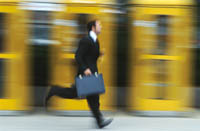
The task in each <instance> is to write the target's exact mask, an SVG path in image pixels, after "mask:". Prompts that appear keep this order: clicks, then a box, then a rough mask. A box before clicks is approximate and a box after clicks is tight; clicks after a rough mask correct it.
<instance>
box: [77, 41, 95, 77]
mask: <svg viewBox="0 0 200 131" xmlns="http://www.w3.org/2000/svg"><path fill="white" fill-rule="evenodd" d="M88 49H89V43H88V42H87V40H86V39H82V40H80V42H79V46H78V49H77V51H76V56H75V58H76V61H77V63H78V66H79V68H81V70H82V71H84V74H85V75H90V74H91V71H90V69H89V67H88V65H87V63H85V61H84V59H83V58H84V56H85V55H86V53H87V51H88Z"/></svg>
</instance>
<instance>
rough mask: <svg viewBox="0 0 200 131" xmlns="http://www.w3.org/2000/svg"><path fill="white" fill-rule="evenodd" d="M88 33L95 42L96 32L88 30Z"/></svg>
mask: <svg viewBox="0 0 200 131" xmlns="http://www.w3.org/2000/svg"><path fill="white" fill-rule="evenodd" d="M89 35H90V37H92V39H93V40H94V42H96V40H97V35H96V33H94V31H90V33H89Z"/></svg>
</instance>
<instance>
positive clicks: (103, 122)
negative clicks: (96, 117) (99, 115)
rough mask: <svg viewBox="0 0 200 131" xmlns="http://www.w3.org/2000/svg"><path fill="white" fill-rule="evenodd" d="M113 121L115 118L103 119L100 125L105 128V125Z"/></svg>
mask: <svg viewBox="0 0 200 131" xmlns="http://www.w3.org/2000/svg"><path fill="white" fill-rule="evenodd" d="M112 121H113V119H102V120H101V122H99V123H98V127H99V128H104V127H106V126H108V125H109V124H110V123H111V122H112Z"/></svg>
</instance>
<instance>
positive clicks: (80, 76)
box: [79, 72, 98, 79]
mask: <svg viewBox="0 0 200 131" xmlns="http://www.w3.org/2000/svg"><path fill="white" fill-rule="evenodd" d="M94 75H95V76H96V77H98V73H97V72H95V73H94ZM79 78H80V79H83V77H82V75H81V74H80V75H79Z"/></svg>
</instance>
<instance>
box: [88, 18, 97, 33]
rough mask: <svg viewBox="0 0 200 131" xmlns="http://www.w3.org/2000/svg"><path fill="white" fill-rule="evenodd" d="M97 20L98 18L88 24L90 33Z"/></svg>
mask: <svg viewBox="0 0 200 131" xmlns="http://www.w3.org/2000/svg"><path fill="white" fill-rule="evenodd" d="M96 21H97V20H92V21H89V22H88V24H87V31H88V33H89V32H90V31H91V30H92V26H94V27H95V26H96Z"/></svg>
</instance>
